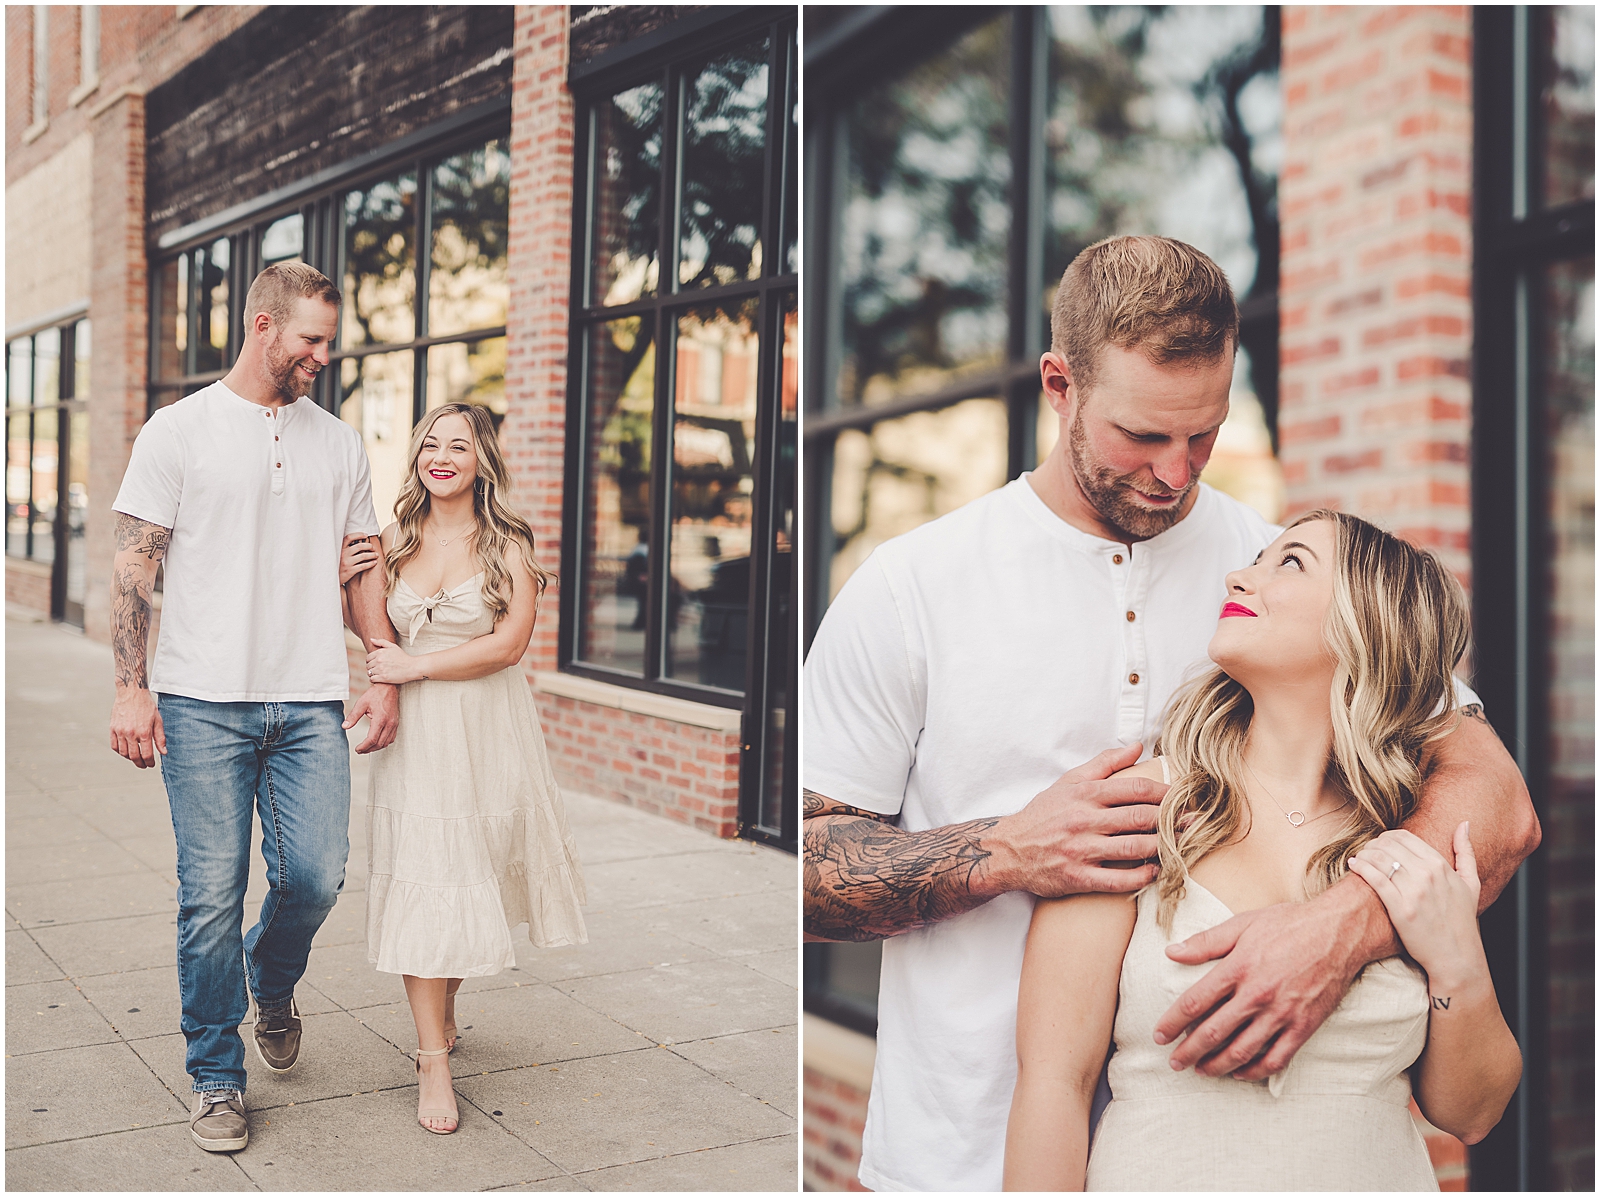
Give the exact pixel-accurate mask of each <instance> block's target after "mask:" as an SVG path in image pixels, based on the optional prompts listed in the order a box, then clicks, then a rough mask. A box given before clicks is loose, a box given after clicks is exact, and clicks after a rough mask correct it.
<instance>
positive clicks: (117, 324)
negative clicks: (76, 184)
mask: <svg viewBox="0 0 1600 1197" xmlns="http://www.w3.org/2000/svg"><path fill="white" fill-rule="evenodd" d="M102 11H109V10H102ZM102 103H103V102H102ZM90 128H91V129H92V132H93V136H94V160H93V164H92V167H91V172H92V174H91V177H92V186H93V193H94V203H93V204H92V205H91V206H90V212H91V225H90V228H89V240H90V246H91V252H90V255H89V263H90V265H89V317H90V320H91V322H92V336H91V340H90V363H89V378H90V380H91V387H92V390H91V396H90V403H89V510H88V512H87V515H86V519H85V527H84V560H85V574H86V576H85V581H84V587H85V593H84V601H83V626H84V632H85V634H86V635H88V636H90V637H91V638H93V639H95V640H103V641H109V640H110V637H111V626H110V618H111V608H110V595H109V592H110V586H111V560H112V557H113V556H114V555H115V546H114V544H113V536H112V531H113V520H114V518H115V517H114V515H113V513H112V511H111V504H112V502H113V500H115V499H116V497H117V490H118V489H119V488H120V487H121V485H122V475H123V473H124V472H125V471H126V470H127V468H128V457H129V455H130V454H131V453H132V452H133V441H134V438H135V437H136V436H138V435H139V429H140V428H141V427H142V426H143V425H144V413H145V381H146V378H145V370H146V364H147V354H148V352H149V349H148V345H149V335H150V333H149V323H148V318H147V315H146V313H147V311H148V309H149V287H148V285H147V282H146V262H145V247H144V97H143V95H141V94H136V93H128V94H125V95H123V96H122V97H121V98H120V99H117V100H116V101H115V102H114V103H112V104H110V105H109V106H107V107H104V108H103V111H99V112H98V114H97V115H96V116H95V117H94V119H93V121H92V123H91V126H90Z"/></svg>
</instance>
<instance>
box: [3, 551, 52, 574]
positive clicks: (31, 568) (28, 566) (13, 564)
mask: <svg viewBox="0 0 1600 1197" xmlns="http://www.w3.org/2000/svg"><path fill="white" fill-rule="evenodd" d="M6 569H8V570H10V571H11V572H12V573H17V574H21V575H22V576H24V577H32V578H49V577H50V575H51V573H52V572H53V571H52V568H51V566H50V565H49V564H47V563H46V562H43V561H29V560H28V559H27V558H26V557H10V556H8V557H7V558H6Z"/></svg>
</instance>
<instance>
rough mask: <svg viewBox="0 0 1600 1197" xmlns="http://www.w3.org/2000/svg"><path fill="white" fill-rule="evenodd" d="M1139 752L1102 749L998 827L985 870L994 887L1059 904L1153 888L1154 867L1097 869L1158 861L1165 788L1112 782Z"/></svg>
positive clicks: (1132, 780) (1134, 747)
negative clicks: (1115, 863) (1069, 896)
mask: <svg viewBox="0 0 1600 1197" xmlns="http://www.w3.org/2000/svg"><path fill="white" fill-rule="evenodd" d="M1141 750H1142V749H1141V746H1140V745H1138V744H1130V745H1128V746H1127V747H1126V748H1111V749H1107V750H1106V751H1105V752H1102V753H1101V754H1100V755H1099V756H1097V757H1095V758H1094V759H1093V760H1090V761H1088V762H1086V763H1084V764H1082V765H1079V766H1078V767H1077V768H1076V769H1073V770H1071V771H1069V772H1067V773H1063V774H1062V775H1061V777H1060V778H1059V779H1057V780H1056V781H1055V782H1053V783H1052V784H1051V785H1050V786H1049V787H1048V788H1047V789H1045V790H1043V791H1041V792H1040V793H1039V794H1038V796H1036V797H1035V798H1034V799H1033V801H1032V802H1030V803H1028V805H1027V806H1025V807H1023V808H1022V809H1021V810H1020V811H1018V812H1017V813H1016V814H1014V815H1007V816H1006V817H1005V818H1003V819H1001V820H1000V822H999V824H998V825H997V826H996V827H995V831H994V836H993V839H994V843H995V847H994V849H993V851H994V859H993V860H992V861H991V862H990V869H989V872H990V875H991V877H992V878H993V879H994V882H995V884H996V885H998V886H1001V887H1002V888H1003V889H1004V890H1022V891H1024V892H1026V893H1030V894H1037V895H1038V896H1039V897H1041V898H1060V897H1064V896H1066V895H1067V894H1085V893H1107V894H1129V893H1133V892H1134V891H1135V890H1137V889H1141V888H1143V887H1144V886H1146V885H1149V884H1150V882H1152V881H1153V880H1155V876H1156V866H1155V865H1153V864H1140V865H1138V866H1137V867H1136V868H1106V867H1105V866H1104V863H1103V862H1105V861H1108V860H1116V861H1128V862H1132V861H1148V860H1151V859H1153V858H1154V857H1155V856H1156V854H1157V851H1158V849H1157V844H1156V837H1155V834H1154V833H1155V827H1156V817H1157V815H1158V814H1159V813H1160V809H1161V805H1160V804H1161V796H1162V795H1163V794H1165V793H1166V792H1167V787H1166V786H1165V785H1163V784H1162V783H1161V782H1159V781H1152V780H1150V779H1149V778H1147V777H1117V778H1113V777H1112V776H1111V775H1112V774H1113V773H1116V772H1118V771H1119V770H1122V769H1126V768H1127V767H1128V766H1130V765H1132V764H1133V763H1134V762H1135V761H1137V760H1138V759H1139V753H1140V751H1141Z"/></svg>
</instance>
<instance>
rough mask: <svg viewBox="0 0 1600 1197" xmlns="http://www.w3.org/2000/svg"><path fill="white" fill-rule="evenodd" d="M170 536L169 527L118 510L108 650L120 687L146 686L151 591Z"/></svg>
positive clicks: (112, 570)
mask: <svg viewBox="0 0 1600 1197" xmlns="http://www.w3.org/2000/svg"><path fill="white" fill-rule="evenodd" d="M170 536H171V531H170V529H167V528H162V527H160V526H159V525H156V524H152V523H148V522H146V521H145V520H140V519H135V518H134V517H133V516H131V515H123V514H122V513H121V512H118V513H117V526H116V537H117V557H116V560H115V562H114V563H113V565H112V567H111V651H112V654H113V656H114V658H115V661H116V683H117V685H119V686H123V687H127V688H130V689H134V690H143V689H146V688H147V684H148V677H147V675H146V672H145V657H146V654H147V651H148V648H149V644H150V611H151V591H152V589H153V588H154V585H155V572H156V566H157V565H158V564H160V562H161V559H162V558H163V557H165V556H166V555H167V540H168V538H169V537H170ZM140 558H143V560H140Z"/></svg>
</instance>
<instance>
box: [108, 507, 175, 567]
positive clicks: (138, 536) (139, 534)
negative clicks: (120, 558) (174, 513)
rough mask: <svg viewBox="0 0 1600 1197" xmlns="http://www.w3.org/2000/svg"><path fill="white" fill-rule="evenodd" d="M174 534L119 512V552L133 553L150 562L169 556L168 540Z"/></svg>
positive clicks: (157, 525) (156, 525) (159, 526)
mask: <svg viewBox="0 0 1600 1197" xmlns="http://www.w3.org/2000/svg"><path fill="white" fill-rule="evenodd" d="M171 535H172V532H171V530H170V529H168V528H163V527H161V525H159V524H152V523H150V522H149V521H148V520H141V519H135V518H134V517H133V516H131V515H124V514H122V512H120V511H119V512H117V552H119V553H121V552H124V551H130V550H131V551H132V552H135V553H137V554H138V555H139V556H141V557H143V558H145V559H146V560H149V561H160V560H161V559H162V558H163V557H165V556H166V555H167V540H168V538H169V537H171Z"/></svg>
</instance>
